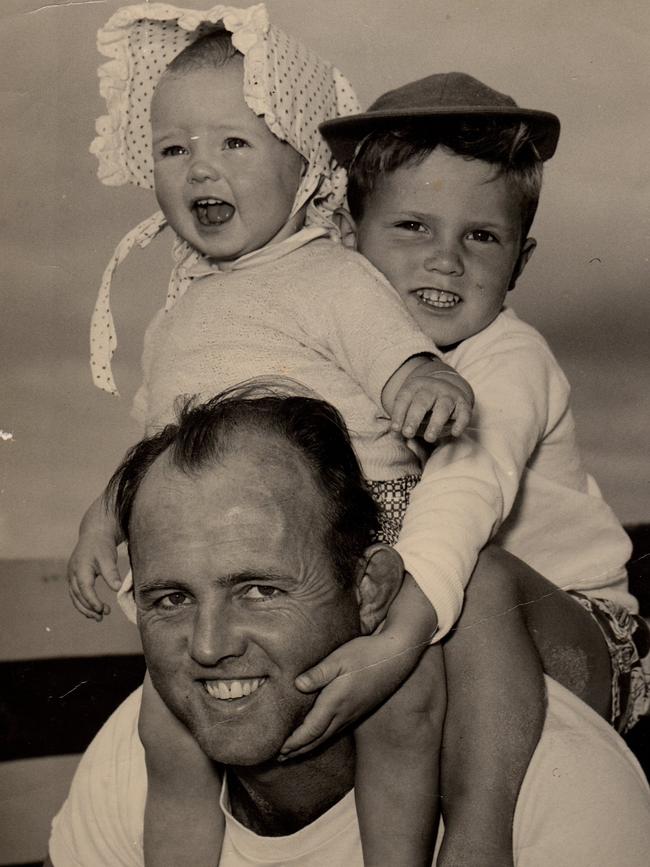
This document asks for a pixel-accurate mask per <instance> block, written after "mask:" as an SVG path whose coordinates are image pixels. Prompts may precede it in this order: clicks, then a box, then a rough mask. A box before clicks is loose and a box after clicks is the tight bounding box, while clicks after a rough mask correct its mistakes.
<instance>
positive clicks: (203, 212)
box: [192, 196, 235, 226]
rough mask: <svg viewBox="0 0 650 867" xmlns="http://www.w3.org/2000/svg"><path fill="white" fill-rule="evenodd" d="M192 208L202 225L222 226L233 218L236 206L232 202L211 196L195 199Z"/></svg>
mask: <svg viewBox="0 0 650 867" xmlns="http://www.w3.org/2000/svg"><path fill="white" fill-rule="evenodd" d="M192 210H193V211H194V213H195V214H196V219H197V220H198V221H199V223H200V224H201V225H202V226H222V225H223V224H224V223H227V222H228V221H229V220H231V219H232V218H233V216H234V214H235V208H234V206H233V205H231V204H230V202H225V201H224V200H223V199H216V198H214V197H211V196H210V197H205V198H202V199H195V200H194V202H193V203H192Z"/></svg>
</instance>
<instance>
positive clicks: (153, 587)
mask: <svg viewBox="0 0 650 867" xmlns="http://www.w3.org/2000/svg"><path fill="white" fill-rule="evenodd" d="M210 580H211V582H212V583H215V584H219V586H221V587H235V586H237V585H238V584H260V583H263V582H267V581H273V582H274V583H276V584H295V583H296V578H295V577H294V576H293V575H288V574H287V573H286V572H280V571H278V570H274V569H265V570H263V571H262V570H258V569H244V570H241V571H238V572H231V573H229V574H227V575H219V576H217V577H213V578H212V579H210ZM135 586H136V588H137V590H138V592H139V593H150V592H155V591H157V590H169V589H170V588H174V589H178V590H189V589H190V582H189V580H188V579H186V578H183V576H176V577H173V578H171V577H170V578H167V577H164V576H157V577H152V578H145V579H141V580H137V579H136V581H135Z"/></svg>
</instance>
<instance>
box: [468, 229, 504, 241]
mask: <svg viewBox="0 0 650 867" xmlns="http://www.w3.org/2000/svg"><path fill="white" fill-rule="evenodd" d="M467 237H468V239H469V240H470V241H479V242H480V243H481V244H494V243H496V242H497V240H498V239H497V238H496V237H495V235H493V234H492V232H488V230H487V229H472V231H471V232H468V233H467Z"/></svg>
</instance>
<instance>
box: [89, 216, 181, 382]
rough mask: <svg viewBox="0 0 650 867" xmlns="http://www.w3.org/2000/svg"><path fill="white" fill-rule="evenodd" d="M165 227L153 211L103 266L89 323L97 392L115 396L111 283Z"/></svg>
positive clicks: (119, 245) (162, 219) (129, 234)
mask: <svg viewBox="0 0 650 867" xmlns="http://www.w3.org/2000/svg"><path fill="white" fill-rule="evenodd" d="M166 225H167V221H166V220H165V217H164V216H163V213H162V211H156V213H155V214H152V216H151V217H147V219H146V220H143V221H142V222H141V223H139V224H138V225H137V226H136V227H135V228H134V229H131V231H130V232H129V233H128V234H127V235H125V236H124V237H123V238H122V240H121V241H120V243H119V244H118V245H117V247H116V248H115V252H114V253H113V256H112V258H111V261H110V262H109V263H108V265H107V266H106V270H105V271H104V275H103V277H102V282H101V284H100V287H99V293H98V295H97V301H96V302H95V309H94V310H93V315H92V318H91V320H90V369H91V372H92V376H93V382H94V384H95V385H96V386H97V388H101V389H102V390H103V391H107V392H108V393H109V394H113V395H115V396H118V394H119V392H118V390H117V386H116V385H115V380H114V379H113V372H112V370H111V359H112V357H113V353H114V352H115V349H116V348H117V335H116V333H115V323H114V322H113V314H112V313H111V281H112V279H113V274H114V273H115V269H116V268H117V266H118V265H120V264H121V263H122V262H123V261H124V260H125V259H126V257H127V256H128V254H129V252H130V251H131V250H132V248H133V247H134V246H135V245H136V244H137V245H138V246H139V247H146V246H147V245H148V244H150V243H151V241H153V239H154V238H155V237H156V236H157V235H158V234H160V232H161V231H162V230H163V229H164V228H165V226H166Z"/></svg>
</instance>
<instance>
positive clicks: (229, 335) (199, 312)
mask: <svg viewBox="0 0 650 867" xmlns="http://www.w3.org/2000/svg"><path fill="white" fill-rule="evenodd" d="M434 351H435V347H434V346H433V344H432V343H431V341H430V340H428V339H427V338H426V337H425V336H424V335H423V334H422V332H421V331H420V329H419V328H418V327H417V325H416V324H415V322H414V320H413V319H412V318H411V316H410V315H409V314H408V312H407V311H406V309H405V308H404V305H403V304H402V302H401V301H400V298H399V296H398V295H397V293H396V292H395V290H394V289H393V288H392V286H391V285H390V284H389V283H388V282H387V281H386V279H385V278H384V277H383V276H382V275H381V274H380V273H379V272H378V271H377V270H376V269H375V268H374V267H373V266H372V265H371V264H370V263H369V262H368V261H367V260H366V259H364V258H363V257H362V256H360V255H359V254H358V253H355V252H354V251H352V250H348V249H346V248H345V247H343V246H341V245H340V244H338V243H336V242H334V241H331V240H330V239H328V238H318V239H317V240H313V241H311V242H310V243H308V244H306V245H305V246H302V247H300V248H298V249H294V250H293V251H292V252H290V253H289V254H288V255H284V256H282V257H280V258H277V259H275V260H273V261H270V262H269V261H267V260H263V261H260V262H259V263H257V264H256V263H255V260H254V259H253V260H252V261H251V262H250V264H249V265H248V266H247V267H245V268H241V269H239V270H230V271H222V270H218V271H214V272H213V273H211V274H209V275H208V276H204V277H200V278H195V279H194V281H193V284H192V286H191V288H190V289H189V290H188V291H187V292H186V294H185V295H184V296H183V297H182V298H181V299H180V300H179V301H178V302H177V303H176V305H175V306H174V307H173V308H172V309H171V310H169V311H168V312H167V313H164V312H161V313H159V314H158V315H157V316H156V318H155V319H154V320H153V322H152V323H151V325H150V326H149V328H148V330H147V334H146V336H145V348H144V355H143V368H144V381H143V386H142V388H141V389H140V391H139V392H138V395H137V396H136V401H135V405H134V414H135V415H136V417H137V418H139V420H142V421H143V422H144V423H145V426H146V429H147V432H148V433H151V432H152V431H153V430H155V429H157V428H159V427H161V426H162V425H164V424H166V423H167V422H168V421H171V420H172V419H173V416H174V403H175V400H176V398H177V396H178V395H194V394H198V395H200V396H201V398H204V399H206V398H208V397H211V396H213V395H215V394H217V393H218V392H220V391H222V390H223V389H225V388H228V387H229V386H232V385H236V384H237V383H240V382H243V381H245V380H247V379H251V378H253V377H259V376H282V377H289V378H291V379H293V380H296V381H298V382H300V383H302V385H304V386H307V387H308V388H310V389H312V390H313V391H314V392H315V393H316V394H317V395H318V396H319V397H321V398H323V399H324V400H326V401H328V402H330V403H331V404H333V405H334V406H335V407H336V408H337V409H338V410H339V412H341V414H342V415H343V418H344V420H345V423H346V425H347V426H348V430H349V431H350V434H351V436H352V439H353V443H354V447H355V450H356V453H357V455H358V457H359V460H360V462H361V465H362V468H363V471H364V473H365V475H366V477H367V478H371V479H392V478H398V477H400V476H404V475H408V474H412V473H419V471H420V465H419V462H418V460H417V458H416V457H415V456H414V454H413V453H412V452H411V451H410V450H409V449H408V448H407V446H406V444H405V442H404V440H403V439H402V437H401V436H400V435H398V434H396V433H393V432H392V431H391V430H390V421H389V419H388V416H387V415H386V413H385V412H384V410H383V408H382V404H381V393H382V389H383V387H384V385H385V384H386V382H387V381H388V379H389V378H390V377H391V375H392V374H393V373H394V372H395V371H396V370H397V369H398V368H399V367H400V366H401V365H402V364H403V363H404V362H405V361H406V360H407V359H408V358H410V357H411V356H413V355H417V354H420V353H432V352H434Z"/></svg>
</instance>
